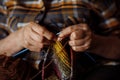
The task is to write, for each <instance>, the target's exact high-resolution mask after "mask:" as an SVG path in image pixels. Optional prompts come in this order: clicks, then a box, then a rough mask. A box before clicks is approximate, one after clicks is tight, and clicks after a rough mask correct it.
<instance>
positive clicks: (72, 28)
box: [58, 24, 89, 41]
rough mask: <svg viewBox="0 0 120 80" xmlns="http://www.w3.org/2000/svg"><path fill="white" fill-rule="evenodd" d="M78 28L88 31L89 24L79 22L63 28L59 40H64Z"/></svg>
mask: <svg viewBox="0 0 120 80" xmlns="http://www.w3.org/2000/svg"><path fill="white" fill-rule="evenodd" d="M76 30H83V31H87V30H89V29H88V26H87V24H77V25H73V26H69V27H67V28H65V29H63V30H62V31H61V33H60V35H59V37H58V40H59V41H60V40H62V39H64V38H65V37H67V36H69V35H70V34H71V33H72V32H74V31H76Z"/></svg>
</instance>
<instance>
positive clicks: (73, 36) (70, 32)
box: [58, 24, 91, 52]
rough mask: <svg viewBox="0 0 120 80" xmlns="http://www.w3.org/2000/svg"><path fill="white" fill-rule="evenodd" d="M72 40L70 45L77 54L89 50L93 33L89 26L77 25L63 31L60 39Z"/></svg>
mask: <svg viewBox="0 0 120 80" xmlns="http://www.w3.org/2000/svg"><path fill="white" fill-rule="evenodd" d="M68 36H69V38H70V40H69V45H70V46H71V47H72V49H73V50H74V51H76V52H82V51H85V50H86V49H88V48H89V46H90V43H91V31H90V29H89V28H88V25H87V24H77V25H73V26H69V27H67V28H65V29H63V30H62V31H61V33H60V35H59V37H58V40H62V39H64V38H66V37H68Z"/></svg>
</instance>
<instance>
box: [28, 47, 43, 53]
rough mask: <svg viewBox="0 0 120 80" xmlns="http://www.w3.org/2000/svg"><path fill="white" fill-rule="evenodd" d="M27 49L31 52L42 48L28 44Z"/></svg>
mask: <svg viewBox="0 0 120 80" xmlns="http://www.w3.org/2000/svg"><path fill="white" fill-rule="evenodd" d="M28 49H29V50H30V51H33V52H40V51H41V49H42V48H40V47H36V46H29V47H28Z"/></svg>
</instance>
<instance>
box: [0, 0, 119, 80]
mask: <svg viewBox="0 0 120 80" xmlns="http://www.w3.org/2000/svg"><path fill="white" fill-rule="evenodd" d="M107 1H108V2H107ZM1 3H3V4H1V5H2V6H1V8H0V9H1V13H2V14H4V16H5V18H7V20H5V19H4V20H3V21H2V20H1V24H2V23H4V24H5V23H6V24H7V25H5V26H7V27H8V28H9V29H10V31H11V32H14V31H16V30H18V29H19V28H21V27H23V26H25V25H26V23H28V22H31V21H35V20H39V21H40V20H41V19H42V18H43V15H44V11H45V10H46V6H45V5H44V2H43V1H42V0H5V1H3V2H1ZM46 3H47V4H48V5H49V3H50V1H49V0H48V2H46ZM50 4H51V5H50V6H49V11H48V13H47V14H46V17H45V18H44V25H45V26H46V27H47V28H48V27H50V28H51V27H52V31H53V32H55V31H57V32H59V31H60V30H61V29H62V28H63V27H67V26H69V25H73V24H78V23H81V22H86V23H88V24H89V25H90V27H91V29H93V31H95V32H96V33H97V32H99V33H102V32H100V31H99V30H102V29H104V28H105V31H104V32H107V31H109V28H112V27H115V30H116V26H118V25H119V20H120V19H119V18H120V17H119V16H120V13H119V12H118V11H117V10H118V8H117V7H116V3H114V0H52V2H51V3H50ZM6 10H7V11H6ZM7 12H8V14H7ZM115 12H116V15H114V14H115ZM6 16H7V17H6ZM73 19H74V20H76V22H74V21H73V22H74V23H71V21H72V20H73ZM81 19H82V20H81ZM98 19H99V20H98ZM5 21H7V22H5ZM95 21H96V22H95ZM48 25H49V26H48ZM92 26H100V29H99V28H98V27H92ZM106 29H107V31H106ZM117 31H118V32H120V31H119V29H118V30H117ZM55 33H56V32H55ZM35 60H36V59H35ZM52 80H55V79H52Z"/></svg>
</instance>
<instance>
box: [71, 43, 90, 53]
mask: <svg viewBox="0 0 120 80" xmlns="http://www.w3.org/2000/svg"><path fill="white" fill-rule="evenodd" d="M89 47H90V42H87V43H85V44H84V45H82V46H72V49H73V50H74V51H76V52H83V51H85V50H87V49H88V48H89Z"/></svg>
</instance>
